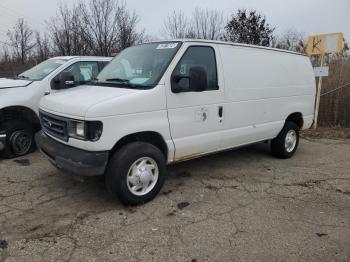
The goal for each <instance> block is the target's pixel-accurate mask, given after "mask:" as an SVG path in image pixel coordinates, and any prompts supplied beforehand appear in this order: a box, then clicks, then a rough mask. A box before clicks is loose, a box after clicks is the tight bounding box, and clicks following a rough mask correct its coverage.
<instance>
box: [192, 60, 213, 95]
mask: <svg viewBox="0 0 350 262" xmlns="http://www.w3.org/2000/svg"><path fill="white" fill-rule="evenodd" d="M189 84H190V90H191V91H194V92H202V91H205V90H207V88H208V77H207V72H206V71H205V69H204V68H203V67H201V66H195V67H191V68H190V76H189Z"/></svg>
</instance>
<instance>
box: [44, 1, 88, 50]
mask: <svg viewBox="0 0 350 262" xmlns="http://www.w3.org/2000/svg"><path fill="white" fill-rule="evenodd" d="M48 31H49V33H50V36H51V39H52V43H53V46H54V48H55V49H56V53H58V54H60V55H84V54H86V53H87V44H86V43H85V42H84V38H83V33H84V26H83V23H82V10H81V6H80V5H77V6H74V7H73V8H72V9H69V8H68V6H67V5H61V6H60V7H59V10H58V12H57V15H56V17H55V18H52V19H51V20H50V21H49V22H48Z"/></svg>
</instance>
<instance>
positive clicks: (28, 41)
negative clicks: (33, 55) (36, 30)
mask: <svg viewBox="0 0 350 262" xmlns="http://www.w3.org/2000/svg"><path fill="white" fill-rule="evenodd" d="M7 37H8V38H9V43H10V45H11V47H12V49H13V52H14V54H15V57H16V59H18V60H19V61H20V62H21V63H22V64H24V63H25V62H26V60H27V59H28V57H29V53H30V52H31V50H32V49H33V47H34V46H35V44H34V43H33V30H32V29H31V28H29V26H28V24H27V23H26V22H25V21H24V19H23V18H19V19H18V20H17V22H16V24H15V26H14V27H13V29H12V30H8V32H7Z"/></svg>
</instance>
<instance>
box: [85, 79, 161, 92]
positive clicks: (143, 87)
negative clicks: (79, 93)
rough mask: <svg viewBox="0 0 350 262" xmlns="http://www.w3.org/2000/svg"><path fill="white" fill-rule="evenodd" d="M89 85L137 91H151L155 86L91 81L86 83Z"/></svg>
mask: <svg viewBox="0 0 350 262" xmlns="http://www.w3.org/2000/svg"><path fill="white" fill-rule="evenodd" d="M88 84H89V85H94V86H106V87H114V88H115V87H116V88H125V89H138V90H148V89H152V88H154V87H155V86H157V85H147V86H146V85H136V84H127V83H123V82H119V83H118V82H99V81H92V82H90V83H88Z"/></svg>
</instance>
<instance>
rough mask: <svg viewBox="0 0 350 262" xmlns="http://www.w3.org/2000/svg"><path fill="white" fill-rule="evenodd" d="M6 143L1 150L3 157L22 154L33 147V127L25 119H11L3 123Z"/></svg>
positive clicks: (28, 151)
mask: <svg viewBox="0 0 350 262" xmlns="http://www.w3.org/2000/svg"><path fill="white" fill-rule="evenodd" d="M4 129H5V134H6V145H5V149H4V151H3V152H2V156H3V157H5V158H12V157H19V156H24V155H26V154H28V153H30V152H32V151H33V150H34V149H35V142H34V129H33V127H32V125H31V124H30V123H29V122H27V121H25V120H20V119H19V120H11V121H9V122H7V123H5V124H4Z"/></svg>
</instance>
